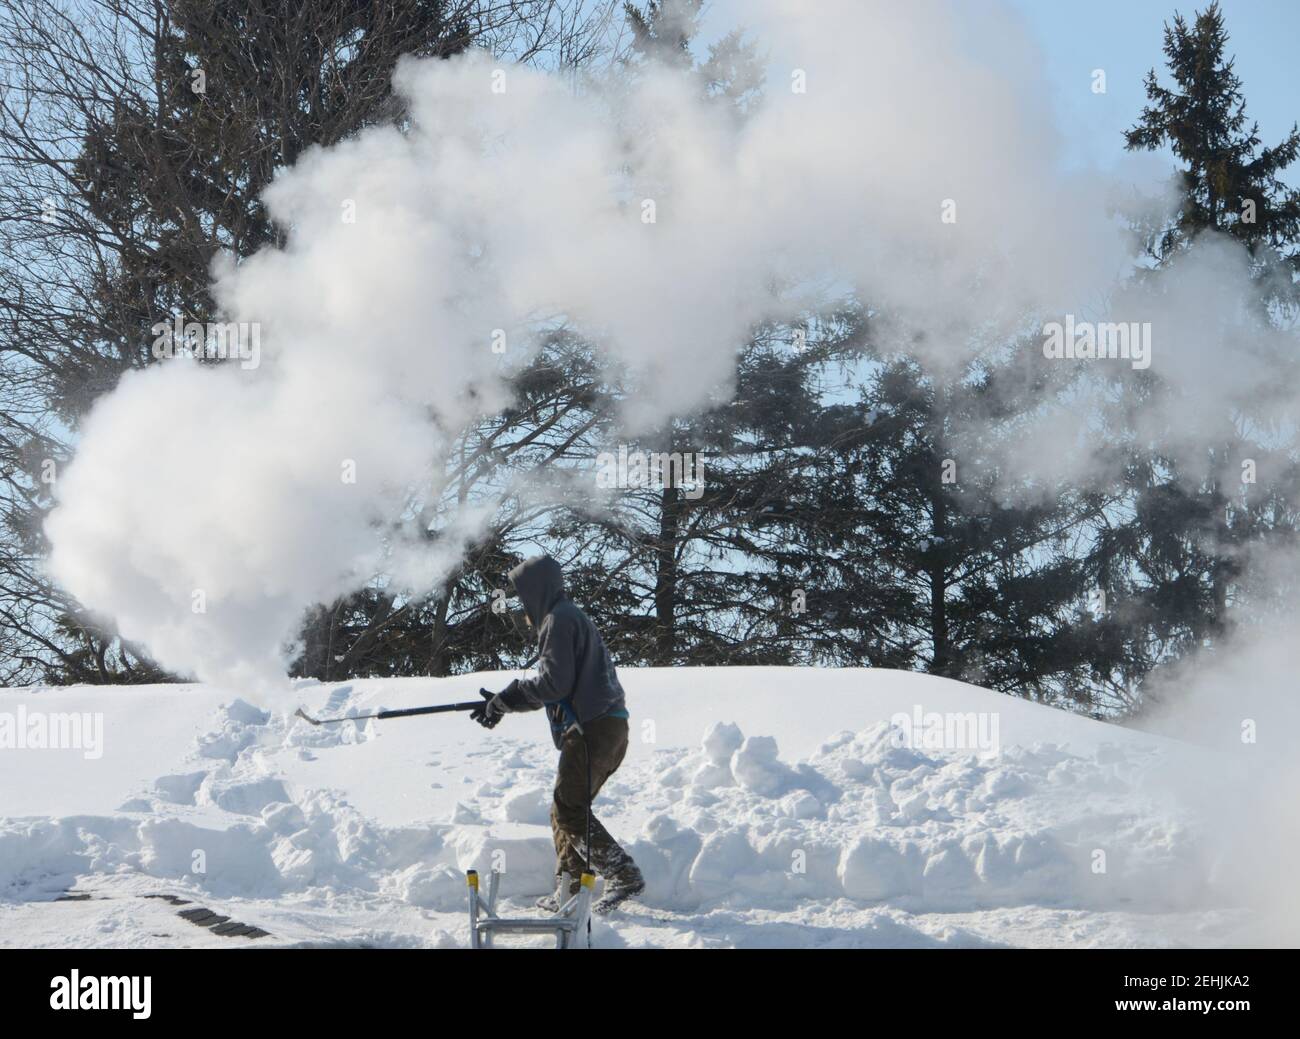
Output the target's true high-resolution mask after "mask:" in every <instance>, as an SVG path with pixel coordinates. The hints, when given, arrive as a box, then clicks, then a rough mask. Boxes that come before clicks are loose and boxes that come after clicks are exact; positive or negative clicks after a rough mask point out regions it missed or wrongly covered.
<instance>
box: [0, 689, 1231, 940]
mask: <svg viewBox="0 0 1300 1039" xmlns="http://www.w3.org/2000/svg"><path fill="white" fill-rule="evenodd" d="M504 680H505V676H503V675H487V676H484V675H471V676H461V677H457V678H452V679H445V680H401V681H381V680H371V681H364V682H355V683H349V684H345V685H338V686H321V685H318V684H314V683H300V685H299V688H298V690H297V691H296V692H297V695H298V696H299V697H300V698H301V700H302V702H303V703H304V704H305V705H307V706H308V708H309V710H311V711H313V712H319V713H321V714H325V715H331V714H347V713H356V712H360V711H369V710H373V709H375V708H376V707H379V706H386V707H399V706H414V705H417V704H421V703H436V702H441V701H451V700H459V699H466V698H471V697H472V696H473V695H474V693H475V691H476V690H477V688H478V686H479V685H480V684H486V685H488V686H489V687H496V686H499V685H500V684H502V683H503V682H504ZM624 680H625V685H626V686H627V688H628V693H629V701H630V708H631V711H632V715H633V718H632V746H631V748H630V751H629V757H628V761H627V763H626V764H625V765H624V767H623V768H622V770H620V772H619V773H618V774H617V775H616V776H615V777H614V778H613V779H612V780H611V781H610V783H609V784H608V785H607V787H606V789H605V790H604V791H603V793H602V795H601V797H600V798H599V799H598V801H597V812H598V814H599V815H600V816H601V818H602V819H603V820H604V821H605V823H606V825H607V826H608V827H609V828H610V830H611V831H612V832H614V833H615V835H616V836H618V837H619V838H620V840H622V841H623V842H624V843H625V844H626V845H627V846H628V847H629V849H630V850H631V851H632V853H633V855H634V856H635V857H636V858H637V860H638V861H639V862H640V863H641V865H642V867H643V869H644V870H645V872H646V875H647V879H648V890H647V893H646V897H645V906H646V907H648V908H649V909H650V910H654V911H658V912H661V913H667V914H676V915H677V916H683V915H691V916H693V917H701V918H711V916H716V914H718V913H720V912H724V911H725V912H726V913H729V914H732V915H731V919H732V922H733V925H734V919H735V914H737V913H739V914H741V915H742V919H745V920H748V919H753V918H756V915H758V914H763V913H772V912H776V913H782V912H784V913H795V914H801V913H808V912H811V911H812V909H813V907H816V911H817V912H819V913H825V914H829V916H830V918H831V919H838V920H841V921H843V920H852V919H857V917H856V916H855V914H860V913H861V912H863V911H864V910H866V909H869V908H871V907H881V906H884V907H890V908H891V909H894V910H902V911H906V912H908V913H967V914H969V913H972V912H980V911H985V910H993V909H998V908H1001V909H1004V910H1005V909H1007V908H1009V907H1023V906H1046V907H1052V908H1054V909H1057V910H1069V911H1072V912H1090V913H1100V912H1116V911H1125V910H1141V911H1142V912H1145V913H1151V912H1162V911H1177V910H1180V909H1190V908H1194V907H1196V906H1199V905H1203V904H1208V903H1212V902H1214V901H1215V900H1216V899H1219V900H1221V899H1222V897H1223V893H1217V892H1214V891H1213V889H1212V887H1211V883H1210V881H1211V879H1212V876H1213V870H1214V862H1213V860H1212V856H1211V854H1210V853H1209V851H1208V850H1207V848H1206V846H1205V845H1204V843H1203V841H1202V840H1201V839H1200V837H1199V835H1198V831H1197V827H1196V818H1195V813H1194V811H1191V810H1189V809H1188V808H1187V807H1186V806H1181V805H1178V804H1177V803H1175V802H1174V801H1173V800H1172V799H1171V797H1170V796H1168V795H1167V794H1165V793H1164V792H1163V791H1164V790H1165V787H1164V784H1163V783H1162V782H1161V777H1162V776H1163V775H1165V774H1166V773H1167V771H1168V770H1169V769H1170V768H1175V767H1184V768H1185V767H1187V765H1188V761H1189V760H1191V759H1195V758H1196V757H1197V756H1198V755H1201V754H1203V753H1204V752H1200V751H1194V750H1192V749H1191V748H1188V747H1186V746H1184V745H1180V744H1176V743H1171V742H1168V741H1164V740H1160V739H1159V738H1157V737H1152V736H1149V735H1145V734H1140V733H1135V732H1131V731H1128V730H1124V729H1120V728H1117V727H1113V726H1107V725H1103V724H1101V723H1098V722H1094V721H1090V720H1088V719H1083V718H1078V717H1074V716H1070V715H1067V714H1064V713H1061V712H1058V711H1053V710H1050V709H1047V708H1042V707H1039V706H1036V705H1033V704H1030V703H1027V702H1024V701H1020V700H1014V699H1011V698H1008V697H1005V696H1000V695H998V694H994V693H990V692H988V691H987V690H982V689H977V688H974V687H970V686H965V685H962V684H960V683H956V682H950V681H946V680H941V679H934V678H930V677H927V676H921V675H915V674H906V673H900V672H888V671H870V670H856V669H855V670H838V671H821V670H810V669H795V668H752V669H749V668H745V669H711V668H705V669H648V670H629V671H626V672H625V673H624ZM19 705H22V706H23V707H24V708H25V710H26V712H28V713H31V712H37V713H39V712H45V713H46V714H55V713H60V712H62V713H68V712H92V713H93V712H102V714H103V716H104V718H103V732H104V736H103V747H102V753H101V754H100V756H98V757H90V756H88V755H86V754H84V753H81V752H80V751H78V750H76V749H63V750H56V749H44V750H40V749H30V748H29V749H23V750H18V749H13V750H0V790H3V791H4V793H3V795H0V816H3V817H4V818H3V821H0V897H2V898H3V899H6V900H9V901H10V903H11V904H13V903H31V902H35V901H40V900H42V899H49V898H51V897H53V896H54V895H56V894H57V893H59V892H61V891H64V890H66V889H67V888H68V887H69V886H71V885H72V884H73V883H74V882H75V883H77V884H78V886H79V887H80V888H92V889H93V888H95V887H96V886H97V885H98V886H101V887H103V886H110V887H111V886H112V885H113V884H115V883H118V884H120V883H122V882H123V881H124V878H129V879H131V880H132V881H133V882H138V881H140V880H141V878H148V879H149V880H150V881H156V884H155V887H158V888H160V889H166V890H185V891H200V892H203V893H204V894H205V895H207V896H210V897H216V898H235V899H247V900H263V901H266V902H271V903H274V904H275V905H276V906H285V905H294V904H299V905H301V906H303V907H318V908H319V907H329V906H334V907H335V908H339V907H342V906H343V905H344V904H345V903H346V904H348V906H349V908H348V912H349V913H353V912H367V911H368V912H371V913H373V912H374V911H375V905H376V902H375V900H379V903H378V904H380V905H383V906H386V907H392V908H393V909H394V911H397V910H401V909H402V908H403V907H405V910H404V911H409V913H408V915H407V917H405V918H404V922H403V925H402V926H404V927H407V928H410V929H411V933H410V934H409V935H407V936H406V937H404V938H402V939H401V941H403V942H408V941H409V942H413V943H419V942H421V941H422V940H423V939H422V937H421V934H422V932H423V933H425V934H428V933H432V931H433V930H434V927H433V925H434V924H435V923H436V924H438V925H439V926H442V927H444V928H445V932H443V937H444V938H445V935H446V934H449V933H454V931H455V928H456V921H455V920H454V918H452V917H451V916H450V914H456V913H458V912H459V911H460V908H461V906H462V904H463V898H464V881H463V870H464V869H466V868H469V867H471V866H473V867H477V868H479V869H489V868H493V867H497V868H503V869H504V870H505V872H506V886H505V890H506V892H507V894H509V895H511V896H524V895H529V894H534V893H539V892H541V891H544V890H546V889H547V888H548V886H549V884H550V876H551V870H552V854H551V846H550V835H549V830H548V829H547V826H546V821H547V810H548V796H549V786H550V782H551V770H552V769H553V766H554V757H555V753H554V750H553V749H552V747H551V745H550V741H549V737H548V735H547V732H546V724H545V721H544V719H543V718H542V717H541V716H540V715H530V716H517V717H510V718H508V719H507V720H506V721H505V722H504V723H503V724H502V725H501V726H500V727H498V728H497V729H496V730H494V731H493V732H491V733H488V732H485V731H484V730H481V729H480V728H478V727H477V726H475V725H473V724H472V723H470V722H469V721H468V719H467V718H465V717H464V716H463V715H460V716H435V717H427V718H415V719H403V720H396V721H390V722H380V723H374V722H370V723H365V724H345V725H340V726H334V727H322V728H312V727H310V726H308V725H306V724H305V723H303V722H301V721H299V720H295V719H293V718H292V717H291V715H290V713H289V711H288V710H286V709H285V708H286V707H287V706H288V705H286V704H275V705H269V704H268V705H259V704H253V703H249V702H248V701H246V700H244V699H241V698H240V697H238V696H237V695H233V694H231V693H230V692H227V691H222V690H217V689H212V688H208V687H201V686H172V687H162V686H158V687H148V688H139V689H111V690H102V689H88V688H73V689H61V690H46V691H42V692H38V693H34V694H33V693H27V692H22V691H6V692H3V693H0V715H2V714H5V713H10V714H13V713H14V712H15V711H16V710H17V708H18V706H19ZM945 722H947V724H946V725H945V724H944V723H945ZM356 900H362V901H364V902H365V904H366V905H367V906H368V907H369V909H368V910H359V909H357V908H356V906H355V905H353V904H352V903H353V902H355V901H356ZM443 914H448V919H447V920H445V921H444V920H443V919H442V915H443ZM345 915H346V914H345ZM633 918H634V917H633ZM351 921H352V923H353V924H355V922H356V921H355V917H353V918H351ZM421 921H425V923H423V924H422V923H421ZM619 926H620V924H619V921H618V919H617V918H616V919H614V920H613V921H612V922H611V927H612V929H613V930H614V932H615V933H617V932H618V929H619ZM842 930H843V931H846V932H847V933H849V934H851V933H852V928H851V927H850V926H847V925H845V926H843V927H842ZM887 933H888V932H887ZM7 940H9V941H11V942H12V943H13V944H21V941H14V939H13V937H12V936H11V937H10V938H9V939H7ZM648 940H653V939H648ZM887 941H888V939H887Z"/></svg>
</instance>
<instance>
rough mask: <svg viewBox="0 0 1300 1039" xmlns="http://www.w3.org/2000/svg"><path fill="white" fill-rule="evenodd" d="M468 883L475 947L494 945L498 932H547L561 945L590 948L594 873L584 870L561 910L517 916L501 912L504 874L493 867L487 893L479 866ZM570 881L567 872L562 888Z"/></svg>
mask: <svg viewBox="0 0 1300 1039" xmlns="http://www.w3.org/2000/svg"><path fill="white" fill-rule="evenodd" d="M465 884H466V886H467V887H468V888H469V946H470V948H471V949H491V948H494V945H493V942H492V939H493V938H494V937H495V936H496V935H498V934H545V933H547V932H550V933H552V934H554V935H555V947H556V948H557V949H587V948H590V939H589V937H588V935H587V924H588V922H589V921H590V920H591V899H592V895H593V894H594V893H595V890H596V878H595V877H594V876H592V875H591V874H590V873H584V874H582V878H581V880H580V881H579V885H578V893H577V894H576V895H572V896H570V898H569V900H568V901H567V902H565V903H564V905H562V906H561V907H560V911H559V912H558V913H556V914H554V915H553V916H550V917H515V918H513V919H510V918H507V917H501V916H497V912H496V909H497V894H498V893H499V892H500V889H501V874H500V873H499V872H498V871H497V870H493V871H492V872H491V874H489V876H488V890H487V897H486V898H484V897H483V895H482V893H481V892H480V891H479V879H478V870H475V869H471V870H466V871H465ZM568 885H569V875H568V874H567V873H566V874H564V883H563V885H562V886H561V888H560V890H564V889H565V888H567V887H568Z"/></svg>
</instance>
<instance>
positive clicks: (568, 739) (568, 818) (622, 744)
mask: <svg viewBox="0 0 1300 1039" xmlns="http://www.w3.org/2000/svg"><path fill="white" fill-rule="evenodd" d="M583 728H584V729H585V730H586V738H585V739H584V738H583V735H582V734H581V733H579V732H578V731H577V729H571V730H570V731H569V732H568V733H567V734H566V735H565V736H564V739H563V742H562V744H561V747H560V765H559V770H558V772H557V773H556V776H555V800H554V802H553V803H552V804H551V831H552V833H553V834H554V835H555V860H556V864H555V872H556V874H557V875H559V874H561V873H568V874H569V876H570V877H573V878H575V886H576V878H577V877H579V876H581V875H582V873H584V872H585V871H586V859H587V856H586V841H587V753H588V751H590V753H591V796H592V797H593V798H594V797H595V796H596V794H598V793H599V792H600V788H601V787H602V786H604V784H605V780H607V779H608V778H609V777H610V776H612V775H613V774H614V772H615V771H616V770H617V769H618V766H619V765H621V764H622V763H623V755H624V754H626V753H627V719H626V718H610V717H604V718H594V719H592V720H591V721H589V722H587V724H586V725H584V726H583ZM591 868H592V872H593V873H597V874H599V875H600V876H602V877H604V878H605V880H606V882H607V883H608V882H611V881H616V880H619V879H622V878H623V877H626V876H627V875H628V874H629V872H630V871H634V870H635V869H636V866H635V864H634V863H633V862H632V856H630V855H629V854H628V853H627V852H625V851H624V850H623V849H622V848H621V847H619V844H618V841H616V840H614V838H613V837H611V836H610V835H609V831H608V830H606V829H605V827H603V826H602V825H601V824H600V820H599V819H597V818H596V817H595V816H594V815H593V816H592V817H591Z"/></svg>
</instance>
